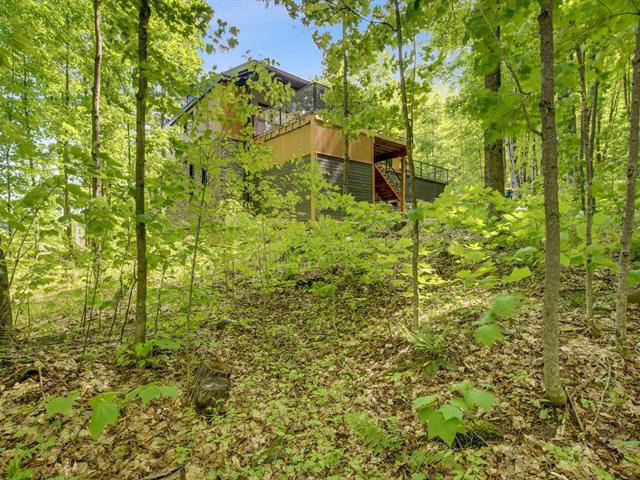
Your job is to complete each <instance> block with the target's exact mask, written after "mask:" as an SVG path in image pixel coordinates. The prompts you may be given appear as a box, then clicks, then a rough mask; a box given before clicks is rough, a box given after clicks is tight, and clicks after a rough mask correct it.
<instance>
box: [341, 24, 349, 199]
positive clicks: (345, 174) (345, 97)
mask: <svg viewBox="0 0 640 480" xmlns="http://www.w3.org/2000/svg"><path fill="white" fill-rule="evenodd" d="M342 115H343V120H342V121H343V122H344V124H343V126H342V135H343V136H344V137H343V138H344V167H343V170H342V193H344V194H346V193H348V192H349V131H348V128H347V123H348V120H349V59H348V57H347V23H346V21H345V20H342Z"/></svg>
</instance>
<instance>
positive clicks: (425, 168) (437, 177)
mask: <svg viewBox="0 0 640 480" xmlns="http://www.w3.org/2000/svg"><path fill="white" fill-rule="evenodd" d="M413 164H414V168H415V175H416V178H421V179H423V180H431V181H433V182H440V183H449V169H448V168H445V167H439V166H438V165H432V164H431V163H426V162H421V161H420V160H418V161H414V162H413ZM383 167H384V171H385V172H386V174H387V176H388V177H389V178H390V179H391V181H392V182H393V184H394V185H395V186H396V187H397V188H398V191H400V190H401V189H402V178H401V175H400V171H399V170H396V169H395V168H393V160H392V159H387V160H385V161H384V162H383ZM406 169H407V176H408V175H409V172H410V168H409V164H407V166H406Z"/></svg>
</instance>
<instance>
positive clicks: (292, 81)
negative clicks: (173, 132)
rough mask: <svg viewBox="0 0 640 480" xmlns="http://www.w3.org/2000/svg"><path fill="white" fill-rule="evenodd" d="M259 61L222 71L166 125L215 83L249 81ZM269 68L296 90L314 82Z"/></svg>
mask: <svg viewBox="0 0 640 480" xmlns="http://www.w3.org/2000/svg"><path fill="white" fill-rule="evenodd" d="M256 63H257V60H250V61H248V62H245V63H243V64H241V65H238V66H237V67H233V68H230V69H229V70H227V71H225V72H223V73H221V74H220V75H218V76H217V78H215V79H214V80H213V81H212V82H211V83H210V85H209V86H207V87H206V88H205V89H204V91H203V92H202V93H201V94H200V95H198V96H191V97H189V98H188V99H187V102H186V103H185V105H184V106H183V107H182V108H181V109H180V112H179V113H177V114H176V115H174V116H173V117H172V118H171V119H170V120H169V121H168V122H167V123H166V124H165V127H169V126H171V125H173V124H174V123H175V122H176V121H177V120H178V119H179V118H180V117H181V116H182V115H184V114H185V113H187V112H189V110H191V109H192V108H193V107H194V106H195V105H197V104H198V103H199V102H200V100H202V99H203V98H204V96H205V95H207V94H208V93H209V92H210V91H211V89H212V88H213V86H214V85H216V84H218V83H220V82H225V81H226V82H229V81H232V80H233V79H235V81H236V82H237V83H238V85H245V84H246V83H247V81H248V80H249V79H250V78H251V77H252V76H253V75H254V69H253V68H252V67H253V65H255V64H256ZM266 68H267V70H269V71H270V72H271V73H272V74H273V76H274V77H275V78H277V79H279V80H280V81H282V82H283V83H285V84H287V85H289V86H290V87H291V88H292V89H294V90H296V91H297V90H300V89H301V88H304V87H306V86H307V85H310V84H311V83H312V82H310V81H309V80H305V79H303V78H300V77H298V76H296V75H293V74H291V73H288V72H285V71H284V70H280V69H279V68H276V67H274V66H271V65H266Z"/></svg>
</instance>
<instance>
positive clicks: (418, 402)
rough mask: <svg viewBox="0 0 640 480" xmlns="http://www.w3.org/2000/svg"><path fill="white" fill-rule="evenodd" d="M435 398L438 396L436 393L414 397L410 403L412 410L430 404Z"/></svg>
mask: <svg viewBox="0 0 640 480" xmlns="http://www.w3.org/2000/svg"><path fill="white" fill-rule="evenodd" d="M436 400H438V397H437V396H436V395H428V396H426V397H418V398H416V399H415V400H414V401H413V402H412V403H411V405H412V406H413V409H414V410H419V409H421V408H423V407H427V406H429V405H431V404H433V402H435V401H436Z"/></svg>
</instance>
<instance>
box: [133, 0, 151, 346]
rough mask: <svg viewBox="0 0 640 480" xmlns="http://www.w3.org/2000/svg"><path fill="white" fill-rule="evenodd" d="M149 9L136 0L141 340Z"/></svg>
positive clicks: (139, 327) (140, 338) (139, 335)
mask: <svg viewBox="0 0 640 480" xmlns="http://www.w3.org/2000/svg"><path fill="white" fill-rule="evenodd" d="M150 16H151V9H150V8H149V0H140V9H139V20H138V92H137V94H136V251H137V265H138V266H137V275H136V277H137V290H136V328H135V341H136V342H144V341H145V339H146V332H147V231H146V225H145V221H144V211H145V209H144V168H145V124H146V108H147V84H148V79H147V75H148V72H147V69H148V67H147V48H148V37H147V35H148V26H149V17H150Z"/></svg>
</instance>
